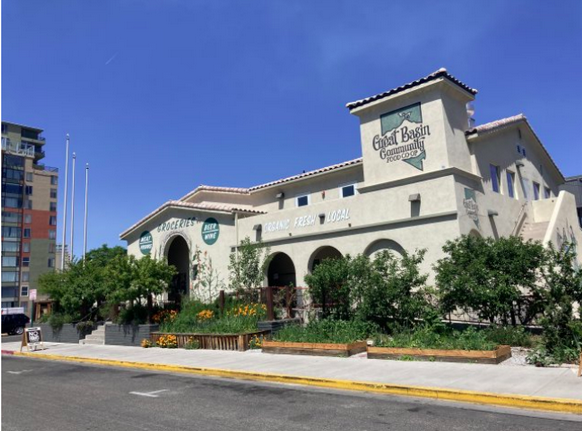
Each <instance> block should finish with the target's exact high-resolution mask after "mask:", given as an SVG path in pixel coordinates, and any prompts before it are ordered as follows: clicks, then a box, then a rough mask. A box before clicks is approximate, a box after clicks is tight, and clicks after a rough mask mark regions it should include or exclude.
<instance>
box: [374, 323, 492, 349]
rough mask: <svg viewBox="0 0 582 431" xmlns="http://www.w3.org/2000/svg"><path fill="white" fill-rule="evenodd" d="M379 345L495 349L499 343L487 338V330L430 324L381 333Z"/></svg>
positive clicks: (420, 347)
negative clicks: (460, 329) (438, 326)
mask: <svg viewBox="0 0 582 431" xmlns="http://www.w3.org/2000/svg"><path fill="white" fill-rule="evenodd" d="M375 345H376V346H378V347H401V348H417V349H442V350H494V349H495V348H496V347H497V345H498V343H496V342H494V341H491V340H489V339H488V338H487V333H486V332H485V331H479V330H477V329H475V328H473V327H469V328H467V329H465V330H464V331H455V330H452V329H450V328H446V329H445V330H435V328H433V327H430V326H428V325H426V326H422V327H417V328H415V329H413V330H403V331H401V332H397V333H395V334H393V335H391V336H387V335H381V336H379V337H378V338H377V339H376V340H375Z"/></svg>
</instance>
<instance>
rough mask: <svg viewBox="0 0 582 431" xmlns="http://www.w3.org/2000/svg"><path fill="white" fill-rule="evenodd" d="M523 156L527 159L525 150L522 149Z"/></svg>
mask: <svg viewBox="0 0 582 431" xmlns="http://www.w3.org/2000/svg"><path fill="white" fill-rule="evenodd" d="M521 154H523V157H526V155H525V148H522V149H521Z"/></svg>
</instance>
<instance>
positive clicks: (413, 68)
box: [2, 0, 582, 252]
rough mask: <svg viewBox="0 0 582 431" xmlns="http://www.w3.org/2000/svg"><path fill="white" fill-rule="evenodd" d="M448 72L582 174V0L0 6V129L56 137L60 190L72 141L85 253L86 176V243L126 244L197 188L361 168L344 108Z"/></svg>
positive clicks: (480, 110) (480, 117)
mask: <svg viewBox="0 0 582 431" xmlns="http://www.w3.org/2000/svg"><path fill="white" fill-rule="evenodd" d="M443 66H444V67H446V68H447V69H448V70H449V72H450V73H452V74H453V75H454V76H456V77H457V78H459V79H461V80H462V81H463V82H465V83H467V84H468V85H469V86H471V87H474V88H477V89H478V90H479V94H478V96H477V100H476V103H475V107H476V114H475V117H476V120H477V123H478V124H481V123H485V122H488V121H492V120H495V119H498V118H502V117H507V116H511V115H515V114H517V113H520V112H523V113H524V114H525V115H526V116H527V117H528V119H529V120H530V122H531V124H532V125H533V127H534V129H535V131H536V132H537V134H538V135H539V137H540V138H541V139H542V141H543V142H544V144H545V145H546V147H547V148H548V150H549V152H550V153H551V155H552V156H553V158H554V160H555V161H556V162H557V164H558V166H559V167H560V169H561V170H562V172H563V173H564V174H565V175H566V176H570V175H576V174H582V144H581V140H580V130H579V128H580V125H581V123H582V115H581V114H582V107H581V102H582V84H581V80H580V77H581V76H582V2H580V1H578V0H571V1H560V0H558V1H553V2H545V1H527V0H526V1H505V0H503V1H491V0H490V1H486V2H484V1H467V0H459V1H442V2H437V1H418V0H417V1H415V2H387V1H333V2H331V1H329V2H328V1H318V2H310V1H273V0H270V1H269V0H265V1H234V0H233V1H219V0H208V1H197V0H165V1H154V0H149V1H146V0H100V1H94V2H88V1H80V0H77V1H73V0H69V1H64V0H51V1H50V2H47V1H46V0H4V1H3V2H2V119H3V120H7V121H12V122H17V123H22V124H28V125H33V126H37V127H40V128H43V129H45V132H44V135H45V137H46V139H47V145H46V151H47V154H48V156H47V157H46V159H45V163H46V164H47V165H51V166H57V167H59V168H61V169H62V173H61V177H64V175H63V173H64V137H65V134H66V133H67V132H68V133H70V134H71V139H72V148H73V150H74V151H76V152H77V157H78V158H77V160H78V162H79V164H78V169H77V173H78V176H77V191H78V193H77V195H76V200H77V202H78V206H77V207H76V210H75V212H76V214H77V221H78V223H77V224H76V233H75V236H76V241H75V249H76V250H77V251H78V252H80V251H81V247H82V214H83V212H82V208H83V207H82V205H83V202H82V201H83V184H82V183H83V169H82V166H83V165H84V163H85V162H89V163H90V164H91V183H90V215H89V247H90V248H93V247H97V246H99V245H100V244H103V243H108V244H110V245H114V244H124V243H122V242H120V241H119V239H118V235H119V233H120V232H121V231H123V230H124V229H125V228H127V227H129V226H130V225H131V224H133V223H134V222H135V221H137V220H138V219H139V218H141V217H143V216H144V215H146V214H147V213H149V212H150V211H152V210H153V209H155V208H156V207H157V206H159V205H160V204H162V203H163V202H165V201H167V200H169V199H177V198H179V197H181V196H183V195H184V194H185V193H187V192H188V191H190V190H191V189H193V188H195V187H196V186H197V185H199V184H210V185H223V186H241V187H244V186H251V185H255V184H260V183H263V182H267V181H270V180H274V179H278V178H281V177H285V176H288V175H293V174H296V173H299V172H301V171H302V170H310V169H315V168H318V167H322V166H326V165H329V164H333V163H336V162H341V161H344V160H349V159H352V158H355V157H359V156H360V153H361V149H360V142H359V129H358V121H357V118H356V117H353V116H351V115H350V114H349V113H348V110H347V109H346V108H345V104H346V103H347V102H350V101H353V100H356V99H360V98H363V97H367V96H370V95H373V94H376V93H379V92H382V91H385V90H388V89H390V88H393V87H396V86H399V85H401V84H403V83H406V82H410V81H412V80H415V79H417V78H420V77H422V76H425V75H427V74H429V73H431V72H433V71H435V70H436V69H438V68H440V67H443ZM59 198H62V185H61V193H60V195H59ZM61 206H62V202H61V204H60V205H59V211H60V212H61V213H62V208H61ZM60 215H61V214H59V220H60ZM59 226H60V221H59ZM67 229H68V227H67ZM60 235H61V234H60V233H59V236H58V238H60Z"/></svg>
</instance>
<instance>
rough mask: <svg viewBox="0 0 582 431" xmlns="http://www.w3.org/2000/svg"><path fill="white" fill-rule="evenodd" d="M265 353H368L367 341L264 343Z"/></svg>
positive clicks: (339, 354)
mask: <svg viewBox="0 0 582 431" xmlns="http://www.w3.org/2000/svg"><path fill="white" fill-rule="evenodd" d="M262 348H263V352H264V353H279V354H289V355H312V356H342V357H348V356H352V355H355V354H356V353H361V352H365V351H366V342H365V341H356V342H355V343H349V344H331V343H290V342H283V341H267V340H265V341H263V346H262Z"/></svg>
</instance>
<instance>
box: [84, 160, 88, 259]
mask: <svg viewBox="0 0 582 431" xmlns="http://www.w3.org/2000/svg"><path fill="white" fill-rule="evenodd" d="M88 204H89V163H87V164H86V165H85V218H84V221H83V262H85V255H86V254H87V215H88V213H87V210H88Z"/></svg>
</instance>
